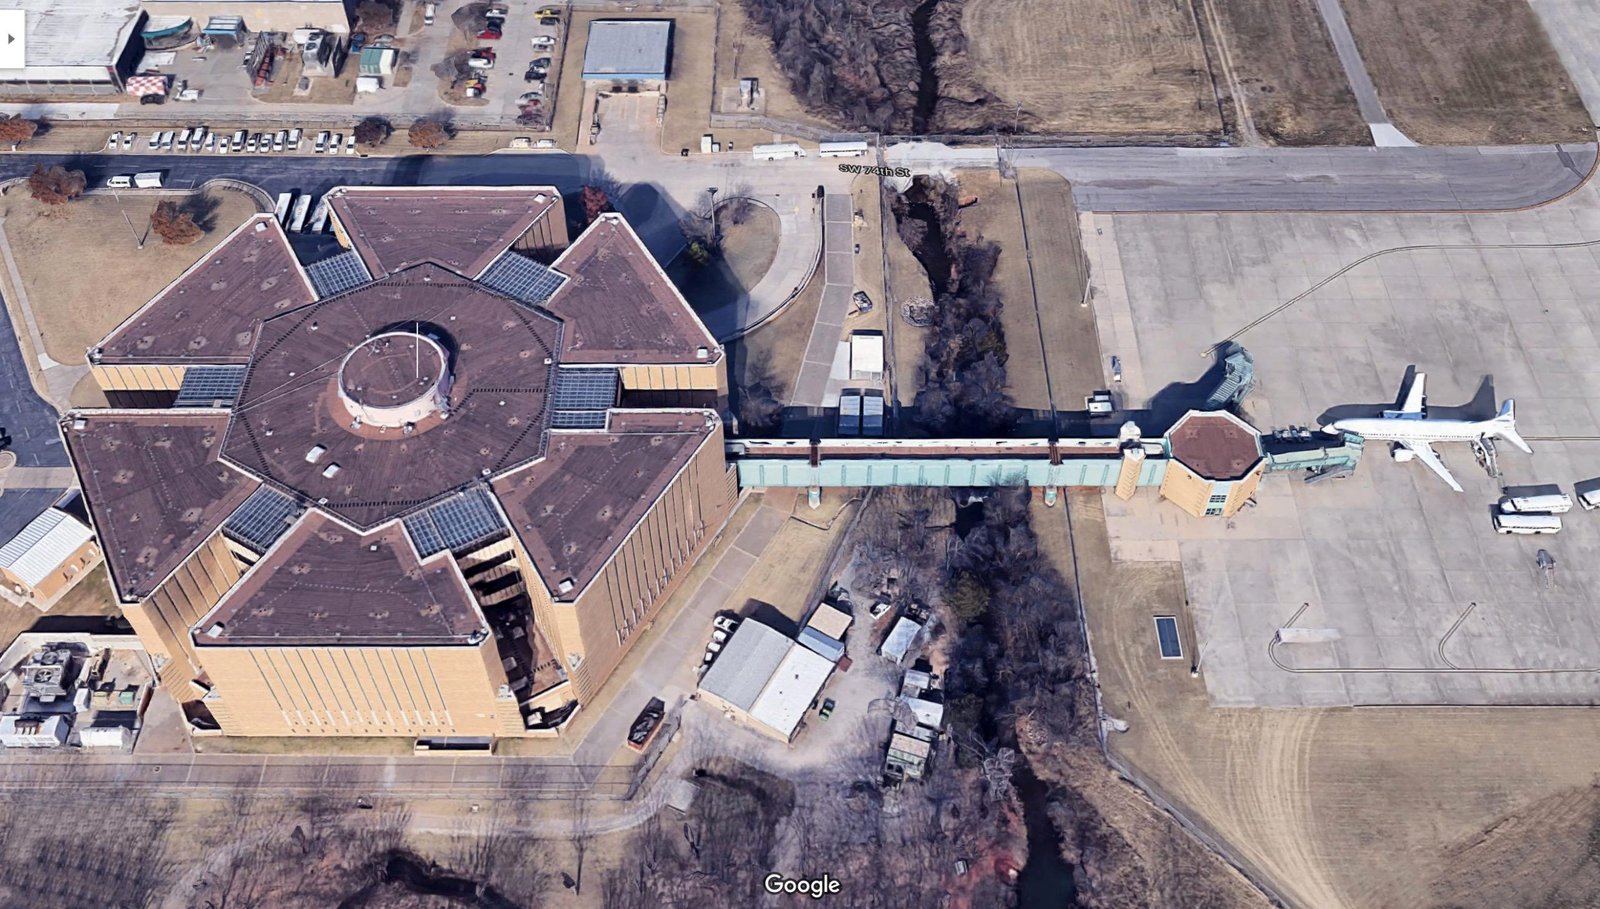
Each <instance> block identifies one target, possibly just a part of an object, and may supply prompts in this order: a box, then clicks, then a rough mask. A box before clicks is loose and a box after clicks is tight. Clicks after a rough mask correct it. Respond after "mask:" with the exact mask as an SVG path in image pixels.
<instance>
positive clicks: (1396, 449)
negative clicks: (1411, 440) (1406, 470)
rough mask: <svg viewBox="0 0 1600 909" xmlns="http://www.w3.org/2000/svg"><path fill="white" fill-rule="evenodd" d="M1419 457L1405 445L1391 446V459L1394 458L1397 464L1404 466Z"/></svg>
mask: <svg viewBox="0 0 1600 909" xmlns="http://www.w3.org/2000/svg"><path fill="white" fill-rule="evenodd" d="M1416 456H1417V453H1416V452H1414V451H1412V450H1411V449H1409V448H1407V447H1405V446H1404V445H1390V446H1389V457H1391V458H1394V460H1395V463H1396V464H1404V463H1406V462H1407V461H1410V460H1412V459H1413V458H1415V457H1416Z"/></svg>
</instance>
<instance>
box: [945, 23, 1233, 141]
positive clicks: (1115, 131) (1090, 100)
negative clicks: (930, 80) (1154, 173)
mask: <svg viewBox="0 0 1600 909" xmlns="http://www.w3.org/2000/svg"><path fill="white" fill-rule="evenodd" d="M961 30H962V32H963V33H964V34H965V35H966V37H967V62H968V63H969V64H970V65H971V67H972V71H973V76H974V77H975V78H976V79H977V81H978V82H979V83H981V84H982V85H983V86H984V87H985V88H987V89H988V90H989V91H992V92H994V93H995V94H996V95H998V96H999V97H1000V99H1001V100H1002V102H1003V103H1004V104H1005V105H1006V106H1008V107H1009V106H1011V105H1015V104H1021V105H1022V114H1023V117H1024V122H1025V124H1027V125H1029V126H1031V131H1033V132H1038V133H1092V134H1109V135H1144V134H1170V133H1185V134H1198V133H1204V134H1217V133H1220V132H1221V130H1222V118H1221V115H1220V113H1219V112H1218V109H1217V103H1216V97H1215V94H1214V92H1213V89H1212V85H1211V78H1210V71H1209V69H1208V66H1207V62H1206V56H1205V49H1204V47H1203V45H1202V42H1201V38H1200V35H1199V31H1198V29H1197V28H1196V22H1195V18H1194V13H1193V10H1192V9H1191V7H1190V5H1189V3H1188V0H1049V2H1043V0H968V2H967V4H966V5H965V7H964V8H963V12H962V20H961Z"/></svg>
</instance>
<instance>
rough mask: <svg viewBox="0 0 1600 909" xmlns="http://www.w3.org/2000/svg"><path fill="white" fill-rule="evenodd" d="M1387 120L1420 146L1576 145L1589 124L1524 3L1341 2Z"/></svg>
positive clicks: (1475, 0)
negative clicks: (1529, 143)
mask: <svg viewBox="0 0 1600 909" xmlns="http://www.w3.org/2000/svg"><path fill="white" fill-rule="evenodd" d="M1344 9H1345V16H1346V17H1347V18H1348V19H1349V20H1350V30H1351V31H1352V32H1354V33H1355V37H1356V42H1357V43H1358V44H1360V46H1361V56H1362V58H1363V59H1364V60H1366V63H1367V70H1368V71H1369V72H1370V73H1371V75H1372V81H1373V83H1374V84H1376V85H1377V87H1378V94H1379V96H1380V97H1381V98H1382V100H1383V104H1384V107H1385V108H1386V109H1387V110H1388V112H1389V117H1390V119H1392V120H1393V121H1394V124H1395V125H1396V126H1398V127H1399V128H1400V129H1401V130H1402V131H1404V132H1405V134H1406V135H1408V136H1410V137H1411V138H1412V139H1414V140H1416V141H1417V142H1420V143H1422V144H1424V145H1506V144H1514V143H1520V142H1581V141H1588V140H1590V139H1592V138H1593V133H1592V132H1591V131H1590V128H1591V127H1592V126H1593V124H1594V121H1593V120H1592V119H1590V118H1589V115H1588V113H1587V112H1585V110H1584V107H1583V102H1582V100H1580V99H1579V97H1578V92H1577V89H1576V88H1574V87H1573V85H1572V82H1571V80H1570V79H1569V78H1568V77H1567V72H1566V69H1565V67H1563V66H1562V64H1561V60H1560V59H1559V58H1558V57H1557V56H1556V52H1555V49H1554V48H1552V47H1551V46H1550V39H1549V37H1548V36H1546V35H1545V33H1544V28H1543V27H1542V26H1541V25H1540V24H1539V18H1538V16H1537V15H1535V14H1534V11H1533V9H1532V7H1530V6H1529V5H1528V4H1526V3H1506V2H1504V0H1411V2H1407V3H1394V2H1392V0H1344Z"/></svg>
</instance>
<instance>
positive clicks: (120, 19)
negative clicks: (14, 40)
mask: <svg viewBox="0 0 1600 909" xmlns="http://www.w3.org/2000/svg"><path fill="white" fill-rule="evenodd" d="M0 10H22V11H23V14H24V30H25V31H24V36H23V38H22V40H23V41H25V42H26V62H27V65H26V66H24V67H22V68H21V69H0V88H3V90H4V91H5V93H6V94H8V95H18V94H36V95H52V96H54V95H100V94H116V93H118V92H121V91H122V83H123V80H125V79H126V78H127V77H128V76H130V75H132V74H133V72H134V68H135V67H136V66H138V64H139V59H140V58H141V57H142V56H143V55H144V41H143V39H142V38H140V32H139V30H140V24H141V23H142V22H143V20H144V12H143V11H142V10H141V9H140V6H139V3H138V0H110V2H99V0H0Z"/></svg>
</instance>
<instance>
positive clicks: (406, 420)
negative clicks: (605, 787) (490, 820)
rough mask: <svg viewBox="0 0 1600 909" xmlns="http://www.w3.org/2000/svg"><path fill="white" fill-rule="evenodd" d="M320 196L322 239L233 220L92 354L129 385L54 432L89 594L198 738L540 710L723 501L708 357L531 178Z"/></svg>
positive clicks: (657, 585) (647, 263)
mask: <svg viewBox="0 0 1600 909" xmlns="http://www.w3.org/2000/svg"><path fill="white" fill-rule="evenodd" d="M329 209H330V213H331V217H332V219H333V223H334V228H335V236H336V237H337V238H338V239H339V240H340V242H341V243H342V244H343V245H344V246H345V247H346V250H347V251H345V252H343V253H339V254H336V255H335V256H332V257H330V258H327V259H324V260H322V261H319V262H314V263H311V265H310V266H309V267H302V266H301V264H300V262H299V261H298V260H297V258H296V257H295V254H294V252H293V251H292V250H291V249H290V247H289V245H288V242H287V239H286V238H285V236H284V234H283V229H282V227H281V226H280V225H279V224H278V222H277V220H276V219H275V218H274V217H273V216H272V215H271V214H263V215H259V216H256V217H254V218H252V219H251V220H250V221H248V222H246V223H245V224H244V225H243V226H241V227H240V228H239V229H238V230H236V231H234V233H233V234H231V235H230V236H228V237H227V238H225V239H224V240H223V241H222V242H221V243H220V244H219V245H218V246H217V247H216V248H215V249H214V250H212V252H211V253H209V254H207V256H205V257H204V258H202V259H201V260H200V261H199V262H197V263H196V264H195V265H194V266H192V267H191V268H190V269H189V270H187V271H186V272H185V273H184V274H182V275H180V276H179V277H178V278H177V280H175V281H174V282H173V283H172V285H171V286H169V287H168V288H166V289H165V290H163V291H162V292H161V293H160V294H158V295H157V296H156V297H155V298H154V299H153V300H152V301H151V302H150V303H149V304H147V305H146V306H145V307H143V308H141V309H140V310H139V311H138V312H136V313H135V314H134V315H133V316H131V317H130V318H129V319H128V320H126V321H125V322H124V323H123V324H122V325H121V326H119V327H118V328H117V329H115V330H114V331H112V333H111V334H110V335H109V336H107V337H106V338H105V339H104V340H103V341H102V342H101V343H100V344H99V345H98V346H97V347H95V348H94V349H93V350H91V351H90V356H89V360H90V366H91V372H92V374H93V375H94V376H95V378H96V380H97V381H98V382H99V383H100V385H101V388H102V389H103V390H104V391H105V392H106V394H107V396H108V398H109V399H110V400H112V401H113V402H114V403H120V402H121V401H123V400H125V399H133V398H132V396H134V395H137V398H136V399H137V400H138V401H140V402H141V406H140V407H139V408H137V409H130V408H118V407H112V408H107V409H98V410H78V411H73V412H71V413H69V414H68V415H67V416H66V417H65V418H64V419H63V422H62V432H63V435H64V437H65V438H66V442H67V449H68V453H69V454H70V455H71V457H72V460H73V465H74V467H75V468H76V470H77V472H78V475H79V478H80V480H81V482H82V485H83V488H84V495H85V500H86V502H87V505H88V511H89V515H90V517H91V519H92V520H93V522H94V525H95V527H96V528H97V530H98V532H99V534H100V539H101V540H102V541H103V545H104V548H105V550H106V560H107V563H108V566H109V569H110V572H109V573H110V576H111V582H112V586H113V588H114V590H115V592H116V594H117V596H118V599H119V600H120V601H121V602H122V604H123V608H124V612H125V614H126V615H127V616H128V619H129V621H130V623H132V625H133V626H134V628H135V630H136V631H137V632H138V633H139V635H140V638H141V639H142V640H143V641H144V642H145V644H146V647H147V649H148V650H149V651H150V652H151V653H152V654H153V655H154V656H155V657H156V663H157V665H159V666H161V667H162V672H161V678H162V683H163V685H164V686H165V687H166V688H167V689H168V690H169V691H170V692H172V693H173V694H174V695H175V696H177V697H178V699H179V700H180V701H181V702H184V703H185V704H186V705H187V707H188V710H189V713H190V714H191V716H193V715H195V714H197V713H204V714H208V715H209V716H210V717H211V718H212V719H213V720H214V721H215V722H216V723H217V724H218V725H219V726H220V727H221V729H222V731H223V732H224V733H227V734H235V735H393V736H412V737H416V738H419V739H432V738H438V737H459V736H467V737H473V738H478V739H490V738H493V737H495V736H515V735H528V734H538V733H544V732H546V731H547V730H550V729H555V728H559V726H560V724H561V723H562V722H563V721H564V719H565V718H566V717H568V716H570V715H571V714H572V711H573V709H574V708H575V707H576V705H578V704H580V703H582V702H586V701H588V700H590V699H591V698H592V697H593V696H594V694H595V692H596V691H597V690H598V689H599V687H600V686H601V685H602V684H603V682H604V681H605V679H606V678H607V677H608V676H609V675H610V673H611V672H612V670H613V669H614V668H615V667H616V665H617V663H618V662H619V661H620V660H621V658H622V656H623V655H624V654H625V653H626V652H627V650H628V649H629V648H630V647H631V646H632V645H633V643H634V642H635V641H636V640H637V638H638V636H639V632H640V631H641V629H642V628H643V627H645V626H646V625H647V624H648V623H649V622H650V621H651V620H652V619H653V618H654V616H655V612H656V610H657V609H658V608H659V607H660V605H661V604H662V603H663V602H664V601H665V600H666V598H667V597H668V596H670V595H671V593H672V592H673V591H674V590H675V589H676V586H677V584H678V583H679V582H680V581H681V578H682V576H683V574H684V573H685V571H686V570H687V569H688V568H689V566H691V565H692V564H693V562H694V560H695V559H696V558H697V557H698V555H699V554H700V552H701V551H702V550H703V549H704V547H705V546H706V545H708V544H709V542H710V540H711V539H712V537H713V536H714V535H715V534H716V532H717V530H718V528H720V527H721V525H722V523H723V521H724V520H725V519H726V517H727V515H728V514H729V513H730V511H731V508H732V504H733V500H734V495H735V485H734V483H733V482H732V475H731V473H730V472H729V470H728V468H727V465H726V463H725V460H724V455H723V450H722V449H723V446H722V427H721V422H720V420H719V419H718V417H717V414H716V411H715V410H714V406H715V402H716V400H717V398H718V396H719V395H721V394H725V393H726V387H727V384H726V379H725V377H724V365H723V361H722V349H721V348H720V347H719V346H718V345H717V344H716V342H715V340H713V339H712V338H711V336H710V335H709V334H708V333H707V332H706V330H705V327H704V325H702V324H701V323H700V320H699V319H698V318H697V317H696V316H695V315H694V312H693V310H691V309H690V308H689V306H688V304H687V303H686V302H685V301H684V299H683V297H682V296H681V295H679V294H678V292H677V290H676V288H674V287H673V286H672V284H671V282H670V281H668V280H667V279H666V277H665V275H664V274H662V273H661V271H660V269H659V268H658V267H657V266H656V265H655V263H654V260H653V259H652V258H651V256H650V254H649V252H648V251H647V250H646V249H645V247H644V245H643V244H642V243H641V242H640V241H639V238H638V236H637V235H636V234H635V233H634V232H633V231H632V229H631V228H629V227H628V226H627V223H626V222H625V221H623V220H622V218H621V216H619V215H606V216H603V217H602V218H600V219H599V220H597V221H596V222H595V223H594V224H592V225H591V226H590V227H589V228H588V230H586V231H585V232H584V233H583V234H582V235H581V236H579V237H578V238H577V239H575V240H572V241H570V242H569V241H568V238H567V233H566V227H565V213H564V209H563V205H562V200H561V197H560V194H559V193H557V192H556V191H555V190H554V189H552V188H550V187H505V188H474V189H461V188H450V187H418V188H394V189H390V188H338V189H335V190H333V191H332V192H330V193H329ZM535 255H538V256H539V258H534V256H535ZM552 259H553V260H554V261H553V262H552V264H550V265H545V264H542V263H543V262H551V260H552ZM639 393H642V394H644V395H646V396H647V397H645V398H644V399H645V400H649V401H652V402H655V401H661V400H663V399H665V398H670V399H671V400H673V401H674V402H675V403H676V404H677V405H678V406H673V407H663V406H661V405H659V404H651V405H649V406H642V407H630V406H624V403H623V402H624V401H625V400H626V399H627V396H628V395H630V394H634V395H636V396H637V395H638V394H639ZM151 400H156V401H161V400H168V401H171V402H172V403H173V404H174V405H175V406H172V407H168V408H162V407H154V408H152V407H150V406H148V404H149V402H150V401H151ZM185 402H190V403H193V404H194V405H195V406H184V404H185Z"/></svg>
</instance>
